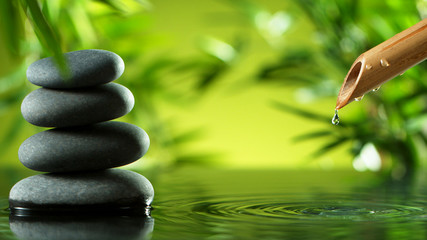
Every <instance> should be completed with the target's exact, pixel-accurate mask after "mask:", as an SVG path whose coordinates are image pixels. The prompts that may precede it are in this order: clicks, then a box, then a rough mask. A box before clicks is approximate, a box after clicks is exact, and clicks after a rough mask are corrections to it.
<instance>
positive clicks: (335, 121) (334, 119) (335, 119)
mask: <svg viewBox="0 0 427 240" xmlns="http://www.w3.org/2000/svg"><path fill="white" fill-rule="evenodd" d="M339 123H340V118H339V117H338V110H335V114H334V117H333V118H332V124H334V125H338V124H339Z"/></svg>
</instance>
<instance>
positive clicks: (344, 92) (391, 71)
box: [335, 18, 427, 110]
mask: <svg viewBox="0 0 427 240" xmlns="http://www.w3.org/2000/svg"><path fill="white" fill-rule="evenodd" d="M426 58H427V18H426V19H423V20H422V21H420V22H419V23H417V24H415V25H414V26H412V27H410V28H408V29H406V30H404V31H402V32H400V33H398V34H396V35H395V36H393V37H392V38H390V39H388V40H386V41H384V42H383V43H381V44H379V45H378V46H376V47H374V48H372V49H370V50H368V51H366V52H364V53H363V54H361V55H360V56H359V57H358V58H357V59H356V61H355V62H354V63H353V65H352V66H351V68H350V71H349V72H348V73H347V76H346V77H345V79H344V83H343V85H342V87H341V90H340V92H339V94H338V99H337V105H336V107H335V109H336V110H338V109H340V108H342V107H344V106H345V105H347V104H349V103H350V102H352V101H353V100H354V99H355V98H359V97H362V96H363V95H364V94H365V93H367V92H369V91H371V90H373V89H376V88H378V87H380V86H381V85H382V84H383V83H385V82H386V81H388V80H390V79H392V78H394V77H396V76H398V75H400V74H403V73H404V72H405V71H406V70H407V69H409V68H411V67H413V66H414V65H416V64H418V63H420V62H422V61H423V60H424V59H426Z"/></svg>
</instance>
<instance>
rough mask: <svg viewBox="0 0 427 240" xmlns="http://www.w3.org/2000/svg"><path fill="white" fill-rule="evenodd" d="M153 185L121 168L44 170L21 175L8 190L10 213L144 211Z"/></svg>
mask: <svg viewBox="0 0 427 240" xmlns="http://www.w3.org/2000/svg"><path fill="white" fill-rule="evenodd" d="M153 196H154V190H153V186H152V185H151V183H150V182H149V180H148V179H146V178H145V177H144V176H142V175H140V174H138V173H135V172H132V171H128V170H123V169H107V170H101V171H94V172H76V173H61V174H59V173H48V174H40V175H35V176H31V177H28V178H25V179H23V180H21V181H20V182H18V183H17V184H15V185H14V186H13V188H12V189H11V191H10V194H9V204H10V208H11V211H12V213H18V214H19V212H20V211H22V210H26V209H27V210H29V212H40V211H51V212H52V211H54V212H71V213H75V212H108V211H121V210H126V209H134V210H135V211H137V212H138V211H145V209H146V208H147V206H149V205H150V204H151V202H152V200H153Z"/></svg>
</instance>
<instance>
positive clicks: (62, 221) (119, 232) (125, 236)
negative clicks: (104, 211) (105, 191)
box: [9, 215, 154, 240]
mask: <svg viewBox="0 0 427 240" xmlns="http://www.w3.org/2000/svg"><path fill="white" fill-rule="evenodd" d="M9 219H10V220H9V223H10V230H12V232H13V233H14V234H15V235H16V237H17V238H18V239H21V240H58V239H67V240H88V239H90V240H98V239H99V240H143V239H150V234H151V233H152V232H153V228H154V219H153V218H151V217H146V216H126V217H123V216H105V215H102V216H99V215H89V216H80V215H77V216H63V215H61V216H40V215H38V216H34V217H30V216H25V217H17V216H14V215H10V218H9Z"/></svg>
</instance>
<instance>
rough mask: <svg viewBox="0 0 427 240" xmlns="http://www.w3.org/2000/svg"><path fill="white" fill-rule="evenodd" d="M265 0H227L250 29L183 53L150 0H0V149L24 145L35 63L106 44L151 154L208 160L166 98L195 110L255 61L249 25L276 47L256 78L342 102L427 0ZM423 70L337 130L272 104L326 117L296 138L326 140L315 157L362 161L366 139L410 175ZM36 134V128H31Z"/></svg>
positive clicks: (416, 160) (424, 135)
mask: <svg viewBox="0 0 427 240" xmlns="http://www.w3.org/2000/svg"><path fill="white" fill-rule="evenodd" d="M153 2H154V1H153ZM258 2H259V3H258V4H257V3H256V1H255V0H224V1H222V3H223V4H225V5H227V6H229V7H231V8H232V9H233V11H235V12H239V13H240V14H241V16H240V17H241V18H240V20H241V19H246V21H234V22H231V21H230V22H231V24H235V23H236V22H237V24H239V27H242V26H243V27H242V31H241V32H237V33H234V37H235V39H236V41H234V42H232V43H227V42H224V41H222V40H219V39H217V38H216V36H214V37H201V38H200V39H199V41H198V42H197V47H198V49H199V50H200V53H201V54H193V55H192V56H191V57H188V56H186V57H185V58H177V57H173V56H172V55H170V54H169V53H168V52H167V50H164V49H162V48H161V47H159V46H160V45H161V43H162V41H163V39H162V38H161V37H159V36H158V35H156V34H152V33H151V32H150V27H151V24H152V21H153V17H152V16H151V15H150V12H149V10H150V9H151V8H152V5H151V3H149V2H147V1H145V0H138V1H135V0H121V1H112V0H97V1H95V0H93V1H86V0H73V1H70V0H39V1H35V0H19V1H0V32H1V35H2V37H1V38H0V54H2V56H4V57H3V62H2V64H3V67H4V68H5V69H7V70H4V69H0V70H1V71H0V76H1V78H0V119H1V121H2V123H3V126H2V128H1V130H2V131H1V134H0V146H2V147H3V148H2V149H6V148H8V147H7V146H10V145H8V144H12V143H13V141H11V138H12V136H16V139H14V141H15V142H19V141H20V140H21V139H20V138H22V135H23V132H25V131H28V129H26V127H23V125H24V121H23V119H22V117H20V115H19V113H18V110H17V109H19V104H20V101H21V100H22V98H23V96H24V95H25V94H27V93H28V92H29V91H30V90H32V89H33V88H34V87H33V86H30V85H29V84H26V80H25V69H26V67H27V66H28V65H29V63H31V62H33V61H35V60H37V59H39V58H42V57H47V56H54V57H55V58H56V59H57V61H58V62H59V63H60V64H61V63H62V64H61V65H62V66H65V65H64V64H63V59H62V57H61V56H62V52H67V51H74V50H78V49H83V48H103V49H108V50H111V51H114V52H116V53H118V54H119V55H120V56H122V57H123V58H124V59H125V61H126V62H127V63H132V64H127V65H126V71H125V73H124V76H123V77H122V78H120V79H119V80H118V81H121V82H122V83H123V84H124V85H126V86H127V87H129V88H130V90H131V91H132V92H133V93H134V95H135V98H136V99H137V103H136V104H137V106H138V107H137V108H136V109H134V110H133V111H132V112H131V113H130V114H129V115H128V116H126V118H127V120H129V121H132V122H135V123H137V124H138V125H141V127H143V128H144V129H146V130H147V131H148V132H149V135H150V137H151V140H152V146H151V148H150V152H149V156H148V158H151V159H154V160H155V161H157V162H160V163H161V164H172V165H173V164H177V165H179V164H187V163H191V164H194V163H207V162H209V161H211V158H212V155H211V154H209V153H201V154H198V153H191V154H189V153H186V152H185V151H183V149H185V146H186V145H187V144H189V143H191V141H194V140H195V139H197V138H199V137H200V136H201V135H202V134H201V133H202V131H199V130H198V129H189V130H185V131H176V129H174V124H173V123H172V121H170V120H169V119H167V118H165V117H164V116H163V115H162V113H161V110H160V109H161V106H160V105H164V104H167V105H173V106H177V107H180V106H187V104H189V103H192V102H196V101H197V100H198V99H199V98H200V97H202V96H203V95H204V93H206V91H207V90H209V89H210V88H211V87H212V86H214V85H216V84H219V83H221V84H227V82H226V81H223V80H224V79H223V78H225V76H227V74H228V73H230V72H232V71H233V70H234V69H236V68H239V67H240V70H239V71H241V69H245V70H246V68H245V67H246V66H243V67H242V66H239V64H241V63H243V64H247V63H248V62H250V61H248V60H247V59H244V57H245V56H244V53H245V52H244V51H245V46H248V45H250V44H251V40H252V39H251V38H252V37H253V32H255V33H256V34H258V37H259V36H260V37H262V39H264V40H265V43H266V44H268V46H270V48H271V50H272V51H274V54H275V56H274V59H277V61H275V62H266V63H265V64H264V65H263V67H262V68H261V69H258V70H257V69H255V70H254V71H256V73H255V74H254V76H253V78H252V79H250V80H253V79H255V80H256V81H255V82H256V83H257V84H276V83H278V84H279V85H280V86H284V87H290V86H291V87H294V88H295V87H296V88H298V90H297V92H298V93H301V94H300V96H302V97H301V98H300V99H297V100H301V101H304V102H310V101H318V100H320V99H325V98H326V99H332V98H335V97H336V95H337V93H338V90H339V88H340V86H341V84H342V79H343V77H344V76H345V75H346V73H347V71H348V70H349V67H350V66H351V64H352V63H353V61H354V60H355V59H356V57H357V56H358V55H359V54H361V53H363V52H364V51H366V50H368V49H369V48H371V47H374V46H375V45H377V44H379V43H381V42H382V41H384V40H386V39H388V38H390V37H391V36H393V35H394V34H396V33H398V32H400V31H402V30H404V29H406V28H408V27H410V26H412V25H413V24H415V23H416V22H418V21H419V20H420V19H421V18H422V17H423V16H425V15H426V12H427V10H426V4H425V1H421V0H418V1H416V0H411V1H393V0H390V1H367V0H345V1H341V0H333V1H330V0H321V1H316V0H298V1H290V2H286V3H283V2H282V1H277V4H278V3H280V4H284V5H283V7H282V8H281V9H279V10H277V9H276V11H275V12H274V11H271V10H269V6H268V3H266V2H262V1H258ZM153 5H154V4H153ZM221 16H222V15H221ZM233 17H234V16H233ZM215 19H218V20H220V18H217V17H216V18H215ZM224 19H226V20H228V19H227V18H226V17H224ZM234 20H236V19H234ZM209 24H212V25H215V24H216V23H215V22H213V23H209ZM227 24H229V23H228V22H227ZM28 26H31V27H32V29H27V28H28ZM5 49H6V50H5ZM236 66H237V67H236ZM251 67H252V65H251ZM426 67H427V64H426V63H422V64H420V65H419V66H417V67H415V68H413V69H411V70H409V71H408V72H407V73H405V74H404V75H403V76H401V77H398V78H397V79H396V80H393V81H391V82H390V83H387V84H386V85H385V86H384V87H382V89H381V90H380V91H379V92H377V93H375V94H369V96H368V97H366V98H365V99H364V100H363V103H361V104H363V109H358V111H357V114H353V115H352V116H351V117H347V118H345V119H343V118H342V121H341V123H340V125H339V126H338V127H333V126H331V124H330V117H331V116H332V114H331V116H324V115H322V114H318V113H315V112H311V111H309V110H306V109H305V108H303V107H296V105H295V104H289V103H283V102H275V103H274V104H273V106H274V107H275V108H276V109H279V110H281V111H285V112H288V113H293V114H295V115H298V116H301V117H303V118H306V119H309V120H312V121H317V122H321V123H324V124H325V127H324V128H322V129H319V130H317V131H314V132H309V133H307V134H304V135H302V136H299V137H296V138H295V141H297V142H298V141H303V140H304V141H305V140H311V139H315V140H319V139H322V140H323V143H322V144H324V146H320V147H319V150H318V151H316V152H315V153H314V155H315V156H321V155H323V154H327V153H329V152H330V151H333V150H335V149H337V148H338V147H339V146H342V145H344V144H345V143H351V144H352V145H353V147H352V149H351V151H352V154H353V155H354V156H355V157H357V156H359V155H360V154H361V152H362V150H363V149H364V146H367V145H369V144H373V145H374V146H375V148H376V149H377V150H378V152H379V153H380V155H381V157H382V161H383V162H384V164H383V166H386V167H388V170H391V171H392V172H393V174H394V175H395V176H398V175H399V174H402V172H404V170H402V169H406V170H410V169H412V168H414V167H415V166H418V165H419V164H421V163H422V159H423V157H424V155H425V153H424V152H423V149H425V148H426V147H427V131H426V125H425V120H426V119H427V101H426V100H427V82H426V81H425V79H426V77H427V71H426ZM64 70H66V68H65V67H64ZM251 70H252V69H251ZM245 77H246V75H245ZM220 80H221V81H220ZM247 82H249V81H247ZM245 84H247V83H245ZM234 87H235V86H234ZM239 88H241V86H239ZM354 105H356V103H353V104H352V105H350V106H348V107H346V108H353V106H354ZM331 110H333V106H331ZM328 112H329V111H328ZM343 112H344V110H343ZM266 124H268V123H266ZM31 131H33V132H36V131H40V129H38V128H35V127H34V128H32V129H31ZM24 135H26V136H28V135H29V134H28V132H26V133H25V134H24ZM15 144H16V143H15ZM346 146H348V144H347V145H346ZM2 149H0V150H2ZM387 162H390V163H387Z"/></svg>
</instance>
